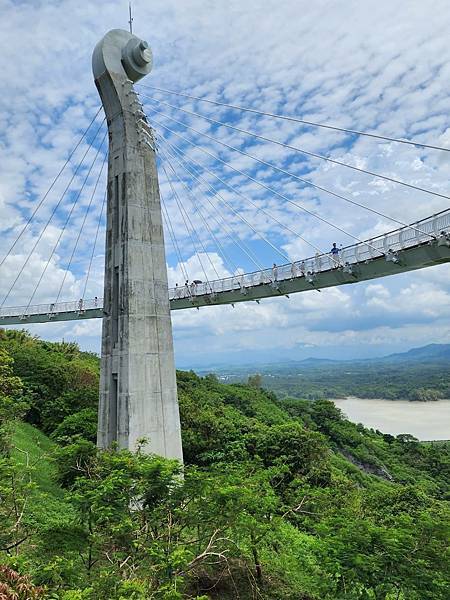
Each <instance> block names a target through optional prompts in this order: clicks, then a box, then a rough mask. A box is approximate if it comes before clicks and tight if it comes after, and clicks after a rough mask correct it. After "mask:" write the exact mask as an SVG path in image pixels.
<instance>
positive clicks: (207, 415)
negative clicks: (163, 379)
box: [0, 332, 450, 600]
mask: <svg viewBox="0 0 450 600" xmlns="http://www.w3.org/2000/svg"><path fill="white" fill-rule="evenodd" d="M13 361H14V362H13ZM97 385H98V359H97V358H96V357H95V356H93V355H91V354H89V353H83V352H80V351H79V350H78V348H77V347H76V346H75V345H73V344H52V343H48V342H44V341H41V340H38V339H36V338H32V337H31V336H29V335H27V334H25V333H22V332H3V333H1V332H0V441H1V444H0V452H1V458H0V496H1V498H2V502H1V503H0V519H1V522H2V531H1V532H0V557H1V558H0V591H2V586H3V589H6V587H5V586H7V587H8V589H9V592H8V593H9V594H10V595H9V596H8V595H7V596H6V598H8V599H9V598H13V597H14V598H16V597H17V598H21V596H20V595H16V596H14V595H13V594H14V593H16V594H20V593H21V592H20V590H19V587H18V586H19V582H20V585H22V588H21V589H22V590H23V589H25V587H26V588H27V589H29V590H31V591H30V592H27V593H28V596H26V597H30V598H31V597H32V598H52V599H54V600H57V599H60V600H94V599H95V600H120V599H124V598H127V599H128V598H130V599H132V600H133V599H134V600H145V599H149V598H152V599H153V598H154V599H165V600H176V599H180V600H181V599H182V598H183V599H194V598H196V599H197V600H200V599H202V600H207V599H211V600H216V599H217V600H219V599H220V600H227V599H228V600H231V599H235V598H240V599H243V600H247V599H248V600H250V599H252V600H253V599H261V598H264V599H268V600H271V599H272V600H302V599H303V600H340V599H343V600H344V599H348V600H353V599H355V600H356V599H357V598H358V599H360V598H361V599H366V600H369V599H385V600H394V599H396V600H419V599H420V600H444V599H446V597H447V596H446V592H447V589H448V587H447V586H448V577H447V574H448V572H449V569H448V567H449V564H448V557H447V555H446V547H447V540H448V534H449V522H450V518H449V509H448V500H449V489H448V483H449V481H450V472H449V468H450V447H449V445H448V444H440V445H426V444H420V443H418V442H417V441H415V440H413V439H411V438H410V437H408V436H398V437H397V438H395V437H393V436H390V435H383V434H382V433H379V432H378V433H377V432H373V431H369V430H366V429H364V428H363V427H362V426H357V425H353V424H352V423H350V422H348V421H346V420H345V419H344V418H343V416H342V414H341V413H340V411H339V410H337V409H336V408H335V407H334V405H333V404H332V403H330V402H327V401H316V402H307V401H304V400H298V399H292V398H291V399H285V400H283V401H281V400H279V399H277V397H276V396H275V395H274V394H273V393H272V392H270V391H265V390H264V389H260V388H258V387H253V386H251V385H247V384H223V383H220V382H219V381H218V380H217V378H216V377H214V376H206V377H203V378H201V377H198V376H197V375H195V374H194V373H192V372H179V373H178V390H179V399H180V411H181V418H182V428H183V445H184V452H185V463H186V464H185V468H184V476H183V478H181V477H180V466H179V465H177V464H176V463H175V462H174V461H168V460H164V459H161V458H158V457H152V456H146V455H145V454H143V453H142V452H140V453H138V454H130V453H128V452H124V451H117V450H113V451H109V452H100V453H99V452H97V451H96V449H95V446H94V445H93V440H94V438H95V428H96V394H97ZM44 432H45V433H44ZM2 565H3V566H2ZM23 598H25V596H23Z"/></svg>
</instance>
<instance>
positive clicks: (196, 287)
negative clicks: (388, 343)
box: [169, 209, 450, 300]
mask: <svg viewBox="0 0 450 600" xmlns="http://www.w3.org/2000/svg"><path fill="white" fill-rule="evenodd" d="M449 230H450V209H448V210H445V211H442V212H441V213H438V214H436V215H432V216H431V217H428V218H427V219H423V220H421V221H417V222H416V223H412V224H411V225H407V226H404V227H400V228H399V229H396V230H395V231H390V232H388V233H385V234H381V235H379V236H376V237H374V238H371V239H368V240H365V241H364V242H360V243H358V244H353V245H351V246H346V247H345V248H341V249H340V252H339V255H338V258H334V257H333V256H332V255H331V254H329V253H323V254H316V255H315V256H310V257H308V258H306V259H304V260H300V261H295V262H292V263H289V264H284V265H279V266H277V267H276V268H275V269H265V270H263V271H254V272H253V273H239V274H235V275H233V276H232V277H225V278H223V279H215V280H212V281H208V282H202V283H198V284H194V283H191V284H189V285H188V286H178V287H175V288H170V289H169V298H170V299H171V300H173V299H177V298H189V297H193V296H204V295H214V294H217V293H221V292H226V291H232V290H240V291H241V292H242V293H243V294H245V290H246V288H248V287H253V286H256V285H259V284H267V283H272V284H273V285H274V286H276V283H277V281H283V280H286V279H293V278H294V277H299V276H305V277H306V278H310V279H311V283H312V282H313V277H314V275H315V274H316V273H321V272H325V271H329V270H331V269H334V268H336V267H337V266H345V265H348V266H351V265H354V264H356V263H359V262H365V261H368V260H372V259H373V258H377V257H380V256H388V253H389V251H390V252H391V253H393V254H394V255H395V253H396V252H399V251H400V250H403V249H405V248H411V247H413V246H417V245H420V244H422V243H425V242H427V241H430V240H432V239H433V238H437V237H438V236H439V234H440V232H441V231H444V232H448V231H449Z"/></svg>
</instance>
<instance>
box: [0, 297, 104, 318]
mask: <svg viewBox="0 0 450 600" xmlns="http://www.w3.org/2000/svg"><path fill="white" fill-rule="evenodd" d="M102 306H103V298H92V299H89V300H82V301H80V300H77V301H75V302H58V304H55V303H49V304H30V305H24V306H9V307H5V308H1V309H0V317H23V318H24V319H26V318H27V317H28V316H29V315H47V316H48V317H49V319H51V318H52V316H53V315H55V314H56V313H62V312H67V313H71V312H75V313H78V314H80V315H81V314H83V312H85V311H86V310H89V309H95V308H102Z"/></svg>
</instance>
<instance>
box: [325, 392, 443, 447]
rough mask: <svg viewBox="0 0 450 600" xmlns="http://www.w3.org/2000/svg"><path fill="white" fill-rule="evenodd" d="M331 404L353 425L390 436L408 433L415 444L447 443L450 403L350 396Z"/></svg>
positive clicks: (335, 400) (334, 400)
mask: <svg viewBox="0 0 450 600" xmlns="http://www.w3.org/2000/svg"><path fill="white" fill-rule="evenodd" d="M331 400H332V402H334V404H335V405H336V406H337V407H339V408H340V409H341V410H342V411H343V412H344V414H345V415H347V417H348V419H349V420H350V421H353V423H362V424H363V425H365V426H366V427H372V428H373V429H378V430H379V431H382V432H383V433H390V434H392V435H398V434H399V433H410V434H411V435H413V436H414V437H416V438H417V439H419V440H450V400H438V401H437V402H409V401H408V400H383V399H379V398H377V399H365V398H356V397H353V396H350V397H348V398H345V399H334V398H331Z"/></svg>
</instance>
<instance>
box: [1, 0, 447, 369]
mask: <svg viewBox="0 0 450 600" xmlns="http://www.w3.org/2000/svg"><path fill="white" fill-rule="evenodd" d="M0 5H1V12H2V17H3V18H2V19H1V21H0V40H1V41H0V47H1V51H2V57H3V64H2V66H3V78H4V82H7V83H5V85H4V86H3V89H2V95H1V97H0V159H1V165H2V166H1V169H2V177H1V178H0V214H1V217H2V219H1V224H0V229H1V235H0V258H2V257H3V256H5V254H6V252H7V251H8V249H9V248H10V247H11V244H12V243H13V241H14V240H15V239H16V237H17V235H18V234H19V233H20V232H21V230H22V228H23V227H24V226H25V224H26V223H27V220H28V219H29V217H30V215H31V214H32V212H33V211H34V210H35V208H36V206H37V205H38V203H39V201H40V200H41V199H42V198H43V196H44V195H45V194H46V192H47V190H48V188H49V186H50V184H51V182H52V181H53V178H54V177H55V176H56V174H57V173H58V172H59V170H60V169H61V168H62V166H63V165H64V162H65V160H66V158H67V157H68V156H69V153H70V152H71V150H72V148H73V147H74V144H75V143H76V140H77V139H79V137H80V135H81V133H82V131H84V129H85V128H86V127H87V126H88V124H89V122H90V120H91V119H92V117H93V116H94V114H95V112H96V110H97V107H98V105H99V100H98V96H97V92H96V90H95V87H94V85H93V82H92V76H91V67H90V58H91V52H92V49H93V47H94V46H95V44H96V43H97V41H98V39H99V38H100V37H101V36H102V35H103V33H104V32H106V31H107V30H109V29H111V28H113V27H124V28H125V27H126V26H127V24H126V22H127V7H126V6H125V5H124V3H123V2H119V0H113V1H111V0H99V1H98V2H96V3H91V4H89V3H80V2H77V1H75V0H58V1H56V0H54V1H53V0H52V1H51V2H48V1H46V2H43V1H41V0H39V1H36V2H20V3H18V2H15V1H14V0H0ZM134 10H135V30H136V33H137V34H138V35H141V36H142V37H144V38H146V39H148V41H149V42H150V44H151V45H152V48H153V52H154V56H155V68H154V72H153V73H152V74H151V75H150V76H149V77H147V78H146V79H145V80H144V81H143V82H142V83H143V84H144V85H147V84H148V85H150V86H152V85H155V86H158V87H161V88H168V89H173V90H179V91H187V92H188V93H191V94H192V95H195V96H203V95H204V96H207V97H211V98H217V99H219V100H221V101H224V102H228V103H232V104H238V105H243V106H249V107H252V108H256V109H258V110H262V111H266V112H278V113H284V114H289V115H296V116H301V117H303V118H305V119H308V120H312V121H318V122H323V123H330V124H336V125H339V126H342V127H350V128H353V129H359V130H366V131H376V132H379V133H383V134H386V135H389V136H393V137H404V138H411V137H413V138H414V139H416V140H418V141H422V142H426V143H436V144H445V145H447V146H448V145H449V144H450V128H449V127H448V114H449V111H450V99H449V97H448V94H447V87H448V78H449V74H450V54H449V50H448V41H447V37H448V28H449V25H450V10H449V7H448V3H447V2H446V1H445V0H433V2H432V3H431V4H430V3H423V2H420V1H419V0H416V1H413V2H406V1H401V2H397V3H392V2H388V1H387V0H382V1H379V0H378V1H377V2H375V0H369V1H367V2H364V3H361V2H356V1H349V2H345V3H344V2H338V3H329V2H326V1H325V0H319V1H317V2H314V3H311V2H307V1H306V0H302V1H301V2H298V1H294V0H289V1H286V2H283V3H280V2H279V1H276V0H266V2H264V3H261V2H258V1H257V0H247V1H246V2H245V3H242V2H240V1H238V0H230V2H227V3H210V2H206V1H205V0H187V1H185V2H179V1H177V0H166V1H164V2H162V1H159V0H158V1H156V2H152V3H149V2H145V1H144V0H136V1H135V2H134ZM24 23H32V24H33V27H24ZM17 40H20V44H18V43H17ZM23 48H26V49H27V51H26V52H23V51H22V50H21V49H23ZM144 85H143V86H139V90H140V93H141V99H142V100H143V101H144V103H145V106H146V110H147V112H148V114H149V116H150V119H151V122H152V124H153V125H154V126H155V128H156V130H157V134H158V139H159V145H160V158H161V161H160V169H159V173H160V184H161V191H162V195H163V198H164V206H165V207H166V208H167V213H168V215H169V217H168V219H166V245H167V262H168V274H169V282H170V284H171V285H174V284H175V283H180V284H182V283H183V282H184V280H185V278H186V277H187V278H189V279H190V280H193V279H200V280H206V279H214V278H217V277H227V276H231V275H232V274H233V273H236V272H242V271H252V270H255V269H257V268H258V267H259V265H264V266H267V265H271V264H272V262H274V261H275V262H277V263H282V262H284V261H285V260H287V259H289V260H293V259H299V258H302V257H306V256H308V255H312V254H314V252H315V251H316V249H317V248H319V249H321V250H325V251H327V250H329V248H330V246H331V243H332V242H333V241H337V242H338V243H342V244H344V245H346V244H349V243H353V242H354V241H355V238H361V239H364V238H367V237H370V236H375V235H379V234H382V233H385V232H386V231H388V230H389V229H392V228H395V227H397V226H398V222H412V221H414V220H416V219H420V218H423V217H425V216H427V215H429V214H432V213H434V212H438V211H440V210H443V209H445V208H447V207H448V199H447V198H442V197H438V196H433V195H430V194H424V193H421V192H416V191H413V190H411V189H408V188H405V187H402V186H399V185H396V184H394V183H392V182H388V181H386V180H382V179H378V178H376V177H373V176H368V175H364V174H362V173H358V172H356V171H354V170H350V169H346V168H344V167H342V166H339V165H333V164H330V163H327V162H325V161H321V160H318V159H315V158H312V157H311V156H308V155H305V154H302V153H299V152H292V151H290V150H288V149H286V148H284V147H282V146H280V145H274V144H270V143H267V142H264V141H262V140H261V139H255V138H252V137H251V136H247V135H245V134H243V133H240V132H238V131H235V130H232V129H229V128H227V127H225V126H220V125H217V124H212V123H209V122H207V121H205V120H204V119H202V118H200V117H196V116H193V115H188V114H185V113H181V112H180V111H179V110H177V109H175V108H171V107H169V106H167V104H161V103H158V102H157V101H155V99H156V100H162V101H164V102H166V103H170V104H172V105H173V106H180V107H183V108H185V109H186V110H189V111H192V112H197V113H199V114H203V115H206V116H208V117H210V118H212V119H215V120H217V121H222V122H223V123H229V124H232V125H234V126H235V127H238V128H240V129H243V130H247V131H251V132H254V133H256V134H258V135H260V136H265V137H268V138H271V139H274V140H278V141H280V142H282V143H288V144H290V145H292V146H295V147H297V148H300V149H304V150H306V151H308V152H314V153H319V154H323V155H326V156H331V157H333V158H334V159H336V160H339V161H341V162H345V163H348V164H351V165H354V166H357V167H360V168H365V169H368V170H371V171H374V172H379V173H383V174H386V175H388V176H389V177H393V178H395V179H399V180H402V181H406V182H409V183H412V184H414V185H416V186H419V187H423V188H427V189H430V190H433V191H436V192H438V193H440V194H444V195H448V174H449V159H448V154H447V153H439V152H436V151H432V150H423V149H418V148H413V147H409V146H401V145H399V144H395V143H391V142H387V143H380V142H377V141H374V140H373V139H369V138H362V137H357V136H352V135H344V134H338V133H336V132H332V131H329V130H321V129H317V128H306V127H303V126H300V125H298V124H295V123H290V122H287V121H277V120H274V119H272V118H268V117H260V116H257V115H254V114H250V113H245V112H240V111H236V110H230V109H228V108H225V107H222V108H220V107H217V106H213V105H208V104H204V103H202V102H200V101H195V100H192V101H191V100H188V99H183V98H177V97H176V96H171V95H167V94H163V93H157V92H156V91H154V90H152V89H151V88H146V87H144ZM150 98H153V100H151V99H150ZM155 109H156V110H157V111H160V112H159V113H156V112H155ZM161 113H163V114H161ZM171 118H172V119H171ZM173 119H176V120H177V121H179V122H178V123H177V122H176V121H174V120H173ZM99 123H100V121H99ZM189 128H194V129H195V130H197V132H195V131H193V130H192V129H189ZM170 130H172V131H170ZM204 134H207V135H208V136H210V137H205V135H204ZM99 135H100V136H101V135H103V130H101V132H100V134H99ZM100 140H101V137H98V138H97V140H96V141H95V142H94V149H93V150H92V151H91V152H90V153H89V154H88V155H87V159H86V161H85V163H84V164H83V165H82V166H81V167H80V169H79V170H78V172H75V170H76V165H77V164H78V161H79V160H80V159H81V157H82V156H83V154H84V153H85V152H86V151H87V150H88V143H89V142H92V135H90V136H88V139H86V140H84V141H83V142H82V143H81V144H80V147H79V149H78V151H77V153H76V155H75V156H74V158H73V160H72V161H71V164H70V166H69V167H68V168H67V169H66V170H65V171H64V174H63V176H62V177H61V178H60V179H59V180H58V181H57V182H56V183H55V185H54V187H53V189H52V190H51V193H50V194H49V195H48V198H47V199H46V201H45V202H44V203H43V205H42V207H41V208H40V209H39V211H38V213H37V215H36V218H34V219H33V221H32V223H31V225H30V226H29V227H27V228H26V229H25V232H24V234H23V236H22V238H21V240H20V243H19V244H17V246H16V247H15V248H14V251H13V252H12V253H11V256H10V257H9V258H8V259H7V260H6V261H5V263H4V265H2V267H1V271H0V276H1V280H2V283H3V285H2V292H3V296H2V299H3V298H4V296H5V295H6V294H7V292H8V290H9V288H10V286H11V284H12V283H13V282H14V279H15V278H16V276H17V274H18V273H19V272H20V271H21V269H22V267H24V268H23V273H22V274H21V276H20V278H19V280H18V281H17V285H15V286H14V288H13V289H12V291H11V293H10V295H9V297H8V299H7V302H6V303H7V304H10V305H11V304H26V303H27V302H28V301H29V299H30V296H31V294H32V293H33V291H34V290H35V288H36V285H37V284H38V282H39V280H40V277H41V274H42V272H43V270H44V269H45V277H44V278H43V279H42V282H41V284H40V285H39V287H38V288H37V289H36V291H35V296H34V300H33V302H47V301H52V300H53V299H54V298H55V296H56V295H57V294H58V292H59V290H60V286H61V283H62V282H63V281H64V287H63V289H62V292H61V293H62V296H61V297H62V299H64V300H73V299H77V298H78V297H79V296H80V295H81V294H83V293H84V288H85V286H86V295H87V296H91V297H92V296H94V295H97V296H101V295H102V285H103V264H102V262H103V260H104V257H103V244H104V215H103V218H102V220H101V223H102V226H101V229H100V235H99V238H98V244H97V247H96V248H95V249H94V260H93V263H92V265H91V267H89V265H90V258H91V254H92V251H93V248H92V246H93V241H94V239H95V236H96V231H97V225H98V222H99V218H100V213H101V207H102V202H103V191H104V185H105V181H104V179H105V178H104V175H103V176H102V177H101V178H100V185H99V186H98V189H97V190H95V193H94V188H95V181H96V177H97V176H98V174H99V171H100V167H101V160H102V156H103V152H104V148H103V149H101V151H100V156H99V160H98V162H97V163H96V164H95V166H94V169H93V171H92V173H91V174H90V175H89V176H88V177H87V181H86V187H85V189H84V191H83V194H81V195H80V198H79V199H78V200H76V194H77V190H79V189H80V187H81V185H82V184H83V181H84V178H85V177H86V176H87V174H88V168H89V164H90V162H92V160H93V157H94V154H93V152H95V151H96V149H98V148H99V147H100ZM166 140H167V141H166ZM187 140H189V141H190V142H191V143H188V141H187ZM218 141H220V142H222V143H224V144H227V146H223V145H221V144H220V143H218ZM168 142H170V144H173V146H175V147H176V148H178V150H179V154H178V153H177V152H176V151H174V150H173V148H171V147H170V146H169V145H168ZM230 147H233V148H237V149H239V150H241V151H242V152H244V153H247V154H251V155H252V156H255V157H257V158H258V159H260V161H264V162H266V163H270V164H272V165H275V166H276V167H278V168H279V169H283V170H284V171H287V172H290V173H293V174H294V175H296V176H297V177H301V178H302V179H305V180H306V181H309V182H310V183H312V184H314V185H317V186H320V187H322V188H326V189H329V190H331V191H334V192H336V193H338V194H340V195H342V196H345V197H347V198H349V199H350V200H352V201H354V202H356V203H358V204H360V205H362V207H358V206H356V205H355V204H348V203H346V202H345V201H344V200H342V199H339V198H336V197H335V196H333V195H330V194H328V193H326V192H325V191H320V190H318V189H317V188H315V187H314V186H312V185H308V184H307V183H304V182H301V181H300V180H299V179H298V178H297V179H296V178H293V177H291V176H289V175H288V174H286V173H282V172H280V170H278V171H277V170H274V169H272V168H270V167H269V166H267V165H264V164H262V163H261V162H257V161H255V160H253V159H251V158H249V157H248V156H245V155H243V154H239V153H238V152H237V151H236V150H233V149H231V148H230ZM167 154H168V155H170V156H171V158H170V161H168V160H167ZM215 157H217V158H215ZM218 159H220V160H218ZM169 163H170V164H169ZM163 165H164V167H165V169H166V171H164V169H163ZM186 166H187V167H188V170H186ZM193 174H194V175H193ZM247 175H248V176H250V177H251V179H249V178H248V177H247ZM72 177H73V182H72V184H71V186H70V189H71V190H73V191H72V193H67V196H66V197H65V199H64V202H62V203H61V205H60V207H59V208H57V209H56V210H55V206H56V205H57V202H58V199H59V198H60V197H61V195H62V194H63V193H64V190H65V187H66V185H67V184H68V182H69V181H70V179H71V178H72ZM169 179H170V182H169ZM261 184H263V185H261ZM174 191H175V192H176V195H174V193H173V192H174ZM91 195H93V203H92V206H91V207H90V209H89V212H88V213H87V215H86V211H87V208H88V206H89V202H90V198H91ZM75 202H76V205H75V206H74V204H75ZM364 206H367V207H371V208H373V209H376V210H377V211H378V212H379V213H383V214H385V215H387V217H391V219H390V218H383V217H380V216H378V215H375V214H374V213H371V212H369V211H367V210H365V209H364V208H363V207H364ZM72 208H73V210H72ZM303 209H306V211H305V210H303ZM54 210H55V212H54V214H53V211H54ZM311 212H312V213H317V214H319V215H321V216H322V217H324V218H325V219H326V220H327V221H329V223H332V224H334V225H336V226H337V227H333V226H332V225H329V224H327V223H325V222H324V221H320V220H318V219H317V218H315V217H314V215H311ZM69 215H70V218H69V221H68V224H67V227H66V226H65V223H66V220H67V219H68V217H69ZM49 219H50V225H49V226H48V227H47V228H46V229H45V232H44V233H43V235H42V238H41V239H40V241H39V243H38V245H37V247H36V251H35V252H34V253H33V258H32V260H31V261H29V262H28V263H27V265H26V266H24V265H25V261H26V258H27V255H28V253H29V251H30V249H31V248H33V246H34V244H35V243H36V242H37V240H39V236H40V234H41V232H42V231H43V230H44V227H45V225H46V223H47V221H48V220H49ZM84 221H85V226H84V229H83V233H82V235H81V236H80V239H79V240H78V242H77V235H78V231H79V229H80V227H81V224H82V223H83V222H84ZM169 225H170V226H169ZM194 230H195V233H193V232H194ZM171 232H172V233H173V234H174V235H175V238H176V240H177V241H176V243H173V241H172V236H171ZM58 239H60V242H59V244H58V246H57V248H56V249H55V251H54V252H53V254H52V250H53V248H54V244H55V242H56V241H57V240H58ZM75 244H78V245H77V251H76V254H75V256H74V259H73V260H72V261H71V260H70V257H71V253H72V251H73V248H74V245H75ZM69 263H70V268H69ZM88 271H89V272H90V277H89V280H88V281H86V280H87V273H88ZM448 275H449V267H448V266H445V265H443V266H440V267H433V268H432V269H427V270H426V271H423V272H415V273H412V274H404V275H399V276H398V277H391V278H387V279H384V280H383V281H380V282H371V283H368V284H356V285H352V286H345V287H343V288H335V289H328V290H323V291H322V292H321V293H320V294H319V293H317V292H308V293H305V294H301V295H298V296H296V297H294V296H293V297H291V298H290V300H288V299H286V298H280V299H274V300H266V301H263V302H262V303H261V304H260V305H256V304H255V303H249V304H241V305H236V307H235V308H234V309H233V308H231V307H216V308H207V309H206V308H205V309H202V310H200V311H184V312H183V313H182V314H181V313H174V315H173V323H174V331H175V340H176V349H177V354H178V357H180V360H182V361H184V362H185V363H187V362H188V361H189V360H190V359H193V357H194V356H198V357H201V356H204V355H205V356H206V355H211V356H212V355H214V354H216V355H217V356H219V355H220V356H224V355H227V356H232V355H233V353H235V352H236V351H242V352H246V353H252V352H253V353H255V356H256V354H257V353H258V351H259V350H260V349H267V351H269V350H270V348H275V349H278V350H279V351H281V350H282V349H285V350H286V351H287V352H292V353H294V354H295V353H296V352H300V349H305V348H306V349H307V348H318V347H321V348H331V347H341V348H342V347H348V348H353V350H352V351H353V352H354V353H355V354H356V351H355V350H354V348H355V347H356V346H357V345H359V346H361V347H362V348H367V349H369V348H370V347H372V348H373V347H377V348H379V350H380V352H384V351H389V349H390V348H391V347H393V346H394V345H395V347H396V349H397V348H398V347H408V346H410V345H414V344H417V345H418V344H420V343H424V342H427V341H430V340H435V341H448V339H449V337H450V336H449V333H448V326H447V325H446V323H447V322H448V312H449V309H448V306H449V302H448V300H449V294H450V284H449V283H448V282H449V277H448ZM2 299H0V302H1V300H2ZM34 330H35V331H36V332H39V334H41V335H43V336H45V337H54V338H58V337H59V338H60V337H62V336H64V337H66V338H72V337H74V338H77V339H78V340H80V341H81V343H82V344H84V345H85V346H86V347H90V348H95V349H97V350H98V349H99V341H98V340H99V332H100V326H99V324H98V323H93V322H82V323H76V324H74V323H68V324H51V325H48V326H35V328H34ZM206 347H207V348H208V351H206V350H205V348H206ZM305 351H307V350H305ZM367 351H369V350H367ZM361 352H363V353H364V350H361Z"/></svg>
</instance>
